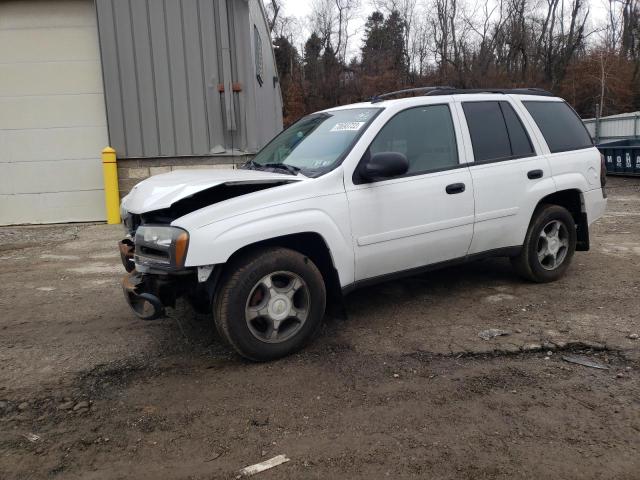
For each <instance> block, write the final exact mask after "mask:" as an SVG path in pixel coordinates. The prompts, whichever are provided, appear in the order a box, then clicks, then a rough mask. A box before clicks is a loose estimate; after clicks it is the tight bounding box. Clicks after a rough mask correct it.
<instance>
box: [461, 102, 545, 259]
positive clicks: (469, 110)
mask: <svg viewBox="0 0 640 480" xmlns="http://www.w3.org/2000/svg"><path fill="white" fill-rule="evenodd" d="M494 98H495V97H494ZM518 108H521V107H519V106H518V105H516V104H515V103H512V102H510V101H507V100H502V99H500V100H495V99H492V100H480V99H479V100H475V99H474V100H461V101H460V103H459V113H460V114H461V117H462V118H463V119H464V120H465V121H464V122H462V123H466V134H467V135H468V136H467V140H468V141H469V143H470V144H471V148H470V149H467V150H468V151H472V152H473V159H468V161H469V162H470V163H469V169H470V171H471V177H472V179H473V191H474V196H475V221H474V232H473V240H472V242H471V247H470V249H469V254H474V253H480V252H485V251H489V250H495V249H501V248H507V247H514V246H519V245H522V243H523V241H524V237H525V234H526V231H527V228H528V226H529V221H530V219H531V215H532V213H533V209H534V208H535V206H536V204H537V202H538V201H539V199H540V198H542V197H543V196H544V195H546V194H547V193H551V192H552V191H553V190H554V185H553V180H552V179H551V174H550V171H549V165H548V163H547V159H546V158H545V157H544V156H540V155H537V154H536V150H535V148H534V145H533V142H532V140H531V138H530V136H529V134H528V133H527V130H526V128H525V127H524V125H523V123H522V120H521V119H520V116H519V115H518V113H517V110H516V109H518ZM538 153H539V152H538ZM544 192H547V193H544Z"/></svg>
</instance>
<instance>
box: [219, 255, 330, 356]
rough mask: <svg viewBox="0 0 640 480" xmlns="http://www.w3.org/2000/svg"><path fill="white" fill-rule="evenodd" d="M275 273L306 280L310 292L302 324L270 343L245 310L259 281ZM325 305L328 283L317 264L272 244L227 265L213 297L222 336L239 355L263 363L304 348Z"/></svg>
mask: <svg viewBox="0 0 640 480" xmlns="http://www.w3.org/2000/svg"><path fill="white" fill-rule="evenodd" d="M276 272H290V273H292V274H293V275H295V276H297V277H299V278H301V279H302V280H303V282H304V287H305V288H306V290H305V291H306V292H308V295H306V296H305V299H304V301H305V306H306V309H305V311H306V312H307V314H306V319H305V320H304V322H303V323H302V324H301V326H296V327H294V328H293V329H292V331H293V332H294V333H292V334H291V335H292V336H291V337H288V338H285V339H283V340H282V341H277V340H276V341H277V342H278V343H267V342H268V341H269V340H262V339H260V338H258V337H257V336H256V333H255V332H256V330H255V329H253V330H252V328H250V326H249V321H248V320H247V319H246V317H245V312H246V310H245V309H246V308H250V307H249V302H250V298H249V296H250V295H252V294H254V292H255V289H256V286H257V285H259V283H260V281H261V280H262V279H264V278H265V276H268V275H271V274H275V275H277V273H276ZM252 296H253V295H252ZM292 302H293V301H292ZM325 306H326V291H325V284H324V280H323V278H322V274H321V273H320V271H319V270H318V268H317V267H316V265H315V264H314V263H313V262H312V261H311V260H310V259H309V258H308V257H306V256H304V255H302V254H301V253H299V252H296V251H295V250H290V249H287V248H280V247H269V248H264V249H260V250H257V251H254V252H250V253H248V254H246V255H243V256H241V257H240V258H238V259H236V260H235V261H232V262H231V264H229V265H228V268H227V269H226V272H225V274H223V278H222V279H221V284H220V286H219V288H218V291H217V293H216V298H215V300H214V320H215V324H216V328H217V329H218V332H219V333H220V335H221V336H222V337H223V338H224V339H225V340H227V341H228V342H229V344H230V345H231V346H232V347H233V348H234V349H235V350H236V351H237V352H238V353H239V354H240V355H242V356H243V357H245V358H247V359H249V360H253V361H257V362H263V361H269V360H274V359H277V358H281V357H284V356H286V355H289V354H291V353H293V352H296V351H297V350H299V349H300V348H302V347H303V346H304V345H305V344H306V343H307V342H308V341H309V339H310V338H311V337H312V336H313V335H314V334H315V333H316V332H317V330H318V328H319V326H320V324H321V322H322V318H323V317H324V312H325ZM296 309H297V307H296ZM286 321H288V320H286ZM296 328H298V330H296Z"/></svg>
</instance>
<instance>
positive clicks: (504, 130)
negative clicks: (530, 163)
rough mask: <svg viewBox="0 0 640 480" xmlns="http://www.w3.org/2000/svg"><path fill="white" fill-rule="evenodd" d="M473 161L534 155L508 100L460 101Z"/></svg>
mask: <svg viewBox="0 0 640 480" xmlns="http://www.w3.org/2000/svg"><path fill="white" fill-rule="evenodd" d="M462 109H463V110H464V116H465V117H466V119H467V125H468V126H469V134H470V135H471V143H472V145H473V156H474V159H475V161H476V162H478V163H480V162H492V161H499V160H509V159H512V158H520V157H527V156H530V155H534V151H533V147H532V146H531V141H530V140H529V136H528V135H527V131H526V130H525V128H524V126H523V125H522V122H521V121H520V118H519V117H518V115H517V114H516V112H515V111H514V110H513V107H511V105H510V104H509V102H504V101H499V102H463V103H462Z"/></svg>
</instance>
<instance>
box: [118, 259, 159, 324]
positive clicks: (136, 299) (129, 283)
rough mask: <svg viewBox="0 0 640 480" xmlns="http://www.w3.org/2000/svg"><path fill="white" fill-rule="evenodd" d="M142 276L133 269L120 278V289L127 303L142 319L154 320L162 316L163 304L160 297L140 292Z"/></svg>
mask: <svg viewBox="0 0 640 480" xmlns="http://www.w3.org/2000/svg"><path fill="white" fill-rule="evenodd" d="M143 286H144V278H143V276H142V274H140V273H139V272H137V271H135V270H133V271H132V272H130V273H129V275H125V277H124V278H123V279H122V291H123V292H124V297H125V299H126V300H127V303H128V304H129V306H130V307H131V310H133V313H135V314H136V315H137V316H138V317H139V318H141V319H142V320H155V319H157V318H160V317H162V316H164V306H163V305H162V302H161V301H160V299H159V298H158V297H157V296H156V295H154V294H152V293H149V292H142V291H141V290H142V288H143Z"/></svg>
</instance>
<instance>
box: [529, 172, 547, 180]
mask: <svg viewBox="0 0 640 480" xmlns="http://www.w3.org/2000/svg"><path fill="white" fill-rule="evenodd" d="M542 175H544V172H543V171H542V170H530V171H529V172H527V177H529V180H535V179H536V178H542Z"/></svg>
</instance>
